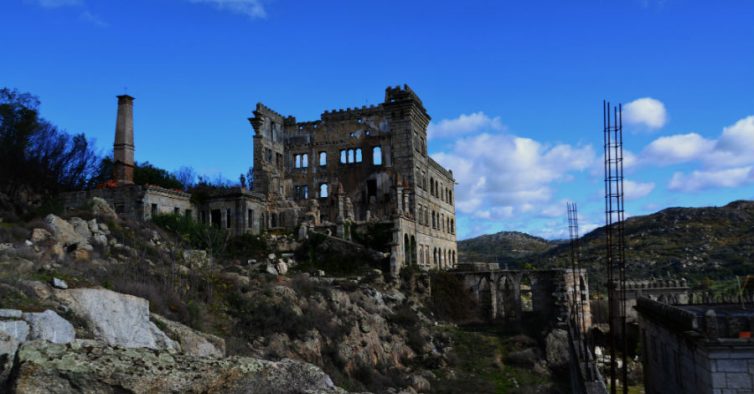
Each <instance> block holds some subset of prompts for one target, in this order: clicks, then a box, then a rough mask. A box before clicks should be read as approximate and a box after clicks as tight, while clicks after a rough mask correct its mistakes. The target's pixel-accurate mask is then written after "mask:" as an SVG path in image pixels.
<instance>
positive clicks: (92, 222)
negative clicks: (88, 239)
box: [86, 219, 99, 234]
mask: <svg viewBox="0 0 754 394" xmlns="http://www.w3.org/2000/svg"><path fill="white" fill-rule="evenodd" d="M86 224H87V225H88V226H89V231H91V233H92V234H96V233H98V232H99V226H98V225H97V219H92V220H90V221H88V222H86Z"/></svg>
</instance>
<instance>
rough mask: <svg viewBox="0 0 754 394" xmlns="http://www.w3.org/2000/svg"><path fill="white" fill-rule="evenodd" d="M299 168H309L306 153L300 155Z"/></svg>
mask: <svg viewBox="0 0 754 394" xmlns="http://www.w3.org/2000/svg"><path fill="white" fill-rule="evenodd" d="M301 167H302V168H306V167H309V155H308V154H306V153H304V154H303V155H301Z"/></svg>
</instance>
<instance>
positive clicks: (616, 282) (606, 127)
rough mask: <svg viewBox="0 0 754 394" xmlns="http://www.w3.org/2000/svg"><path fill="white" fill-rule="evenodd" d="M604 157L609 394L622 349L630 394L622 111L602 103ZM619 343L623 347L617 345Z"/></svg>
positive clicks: (614, 390)
mask: <svg viewBox="0 0 754 394" xmlns="http://www.w3.org/2000/svg"><path fill="white" fill-rule="evenodd" d="M602 112H603V136H604V155H605V239H606V243H605V246H606V263H605V264H606V270H607V298H608V319H609V323H610V392H611V393H612V394H615V393H617V389H618V386H617V383H618V367H617V360H616V349H617V348H618V346H620V351H621V357H622V362H623V363H622V366H621V380H622V384H621V386H622V387H623V393H624V394H626V393H628V385H627V382H628V368H627V362H626V361H627V359H626V358H627V350H628V349H627V348H628V343H627V339H626V243H625V235H624V225H623V222H624V218H625V217H624V212H625V211H624V206H623V114H622V112H623V109H622V106H621V105H620V104H618V106H617V107H615V106H612V107H611V105H610V103H609V102H605V101H603V103H602ZM618 342H620V343H618Z"/></svg>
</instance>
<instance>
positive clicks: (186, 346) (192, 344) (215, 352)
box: [152, 313, 225, 357]
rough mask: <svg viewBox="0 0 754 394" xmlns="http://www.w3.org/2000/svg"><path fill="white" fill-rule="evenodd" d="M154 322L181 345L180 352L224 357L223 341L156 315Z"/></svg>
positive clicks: (154, 314) (199, 355)
mask: <svg viewBox="0 0 754 394" xmlns="http://www.w3.org/2000/svg"><path fill="white" fill-rule="evenodd" d="M152 320H154V321H155V322H156V323H157V324H158V325H159V326H160V327H162V329H163V330H165V332H166V333H167V334H168V335H169V336H170V337H171V338H173V339H175V340H176V341H178V343H180V344H181V350H182V351H183V352H184V353H186V354H190V355H192V356H197V357H224V356H225V340H224V339H222V338H220V337H216V336H214V335H211V334H206V333H203V332H198V331H194V330H192V329H191V328H190V327H187V326H184V325H183V324H181V323H178V322H174V321H172V320H168V319H166V318H164V317H162V316H160V315H158V314H156V313H153V314H152Z"/></svg>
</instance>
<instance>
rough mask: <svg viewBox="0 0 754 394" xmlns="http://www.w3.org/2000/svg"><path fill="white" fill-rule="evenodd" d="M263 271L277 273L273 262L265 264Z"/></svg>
mask: <svg viewBox="0 0 754 394" xmlns="http://www.w3.org/2000/svg"><path fill="white" fill-rule="evenodd" d="M265 272H267V273H268V274H270V275H277V274H278V270H277V268H275V265H274V264H267V267H265Z"/></svg>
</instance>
